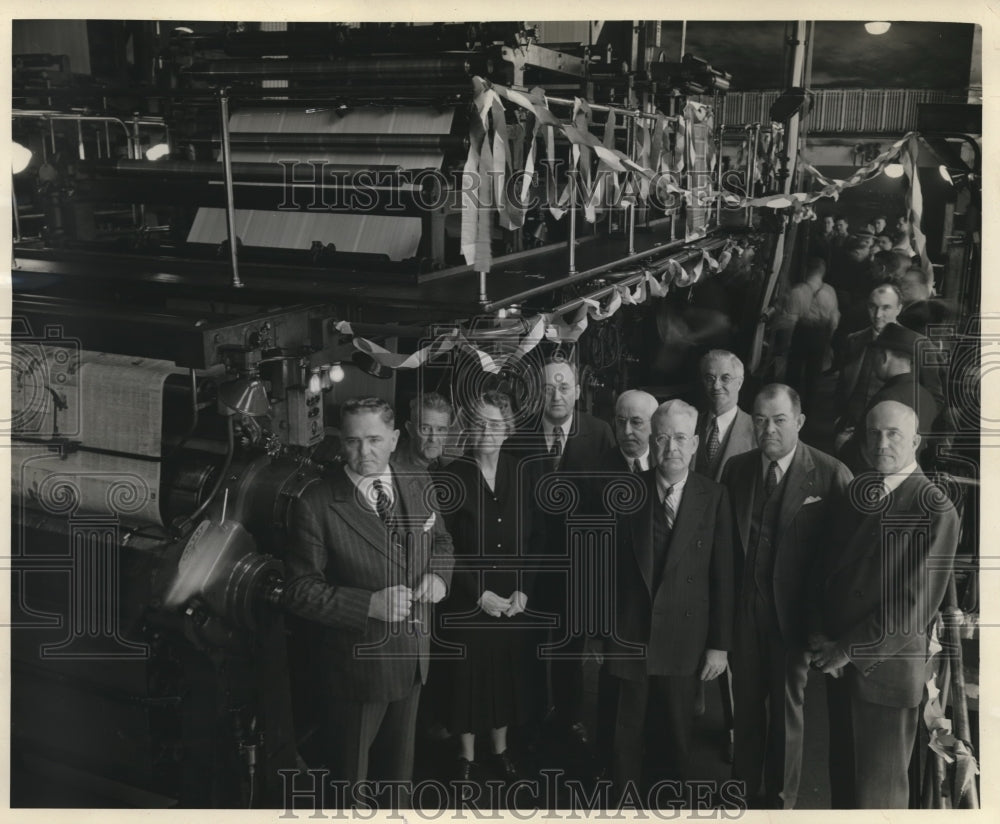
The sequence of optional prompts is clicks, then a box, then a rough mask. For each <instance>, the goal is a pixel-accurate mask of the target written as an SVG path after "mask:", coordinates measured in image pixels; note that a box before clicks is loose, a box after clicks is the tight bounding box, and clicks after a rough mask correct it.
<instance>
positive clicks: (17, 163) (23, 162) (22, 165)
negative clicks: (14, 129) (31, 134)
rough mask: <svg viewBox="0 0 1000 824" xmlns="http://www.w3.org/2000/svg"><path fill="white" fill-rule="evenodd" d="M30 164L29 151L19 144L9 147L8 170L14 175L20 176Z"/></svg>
mask: <svg viewBox="0 0 1000 824" xmlns="http://www.w3.org/2000/svg"><path fill="white" fill-rule="evenodd" d="M29 163H31V150H30V149H27V148H25V147H24V146H22V145H21V144H20V143H14V144H12V145H11V147H10V170H11V172H12V173H14V174H20V173H21V172H23V171H24V170H25V169H27V168H28V164H29Z"/></svg>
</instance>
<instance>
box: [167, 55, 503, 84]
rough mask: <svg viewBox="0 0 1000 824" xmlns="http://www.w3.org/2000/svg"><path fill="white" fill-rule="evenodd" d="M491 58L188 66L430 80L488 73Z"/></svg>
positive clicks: (200, 72) (271, 74) (261, 73)
mask: <svg viewBox="0 0 1000 824" xmlns="http://www.w3.org/2000/svg"><path fill="white" fill-rule="evenodd" d="M491 69H492V61H491V60H490V59H489V58H487V57H486V56H484V55H482V54H480V53H477V52H457V53H452V54H448V55H444V56H440V57H402V58H400V57H388V56H386V57H378V58H374V59H371V60H364V59H361V58H350V59H347V60H213V61H211V62H208V63H204V64H200V65H195V66H192V67H191V68H190V69H189V70H187V71H186V72H185V74H187V75H189V76H192V77H226V78H233V79H239V78H256V77H266V78H268V79H279V78H295V77H317V78H324V79H331V80H332V79H338V80H344V81H361V82H364V83H367V82H370V81H372V80H377V81H380V82H383V83H384V82H391V81H400V82H406V83H412V82H413V80H414V78H418V77H419V78H420V79H421V80H423V81H425V82H428V83H432V82H434V81H437V80H458V79H461V78H466V77H471V76H472V75H475V74H489V73H490V71H491Z"/></svg>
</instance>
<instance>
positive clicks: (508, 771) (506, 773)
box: [493, 750, 521, 784]
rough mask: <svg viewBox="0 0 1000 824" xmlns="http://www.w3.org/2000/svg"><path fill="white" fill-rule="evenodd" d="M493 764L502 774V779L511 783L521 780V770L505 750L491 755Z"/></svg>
mask: <svg viewBox="0 0 1000 824" xmlns="http://www.w3.org/2000/svg"><path fill="white" fill-rule="evenodd" d="M493 765H494V767H495V768H496V770H497V772H499V773H500V775H502V776H503V779H504V781H507V782H508V783H511V784H513V783H514V782H515V781H520V780H521V772H520V770H518V768H517V764H515V763H514V761H513V759H512V758H511V757H510V754H509V753H508V751H507V750H504V751H503V752H498V753H495V754H494V755H493Z"/></svg>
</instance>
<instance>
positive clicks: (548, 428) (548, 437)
mask: <svg viewBox="0 0 1000 824" xmlns="http://www.w3.org/2000/svg"><path fill="white" fill-rule="evenodd" d="M542 426H543V427H544V428H545V444H546V446H548V448H549V451H551V450H552V429H553V428H554V427H556V426H558V427H559V428H560V429H561V430H562V433H563V437H562V445H563V447H565V446H566V441H567V440H568V439H569V433H570V432H571V431H572V429H573V416H572V415H570V416H569V417H568V418H567V419H566V420H565V421H563V422H562V423H559V424H551V423H549V422H548V421H547V420H545V418H542Z"/></svg>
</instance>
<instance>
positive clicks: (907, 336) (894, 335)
mask: <svg viewBox="0 0 1000 824" xmlns="http://www.w3.org/2000/svg"><path fill="white" fill-rule="evenodd" d="M924 340H926V338H925V337H924V336H923V335H920V334H918V333H916V332H914V331H913V330H912V329H907V328H906V327H905V326H900V325H899V324H898V323H887V324H886V326H885V329H883V330H882V331H881V332H880V333H879V336H878V337H877V338H875V340H873V341H872V342H871V343H870V344H869V346H873V347H875V348H877V349H889V350H890V351H893V352H899V353H900V354H902V355H907V356H908V357H910V358H914V357H916V353H917V349H918V347H919V346H920V345H921V341H924Z"/></svg>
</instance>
